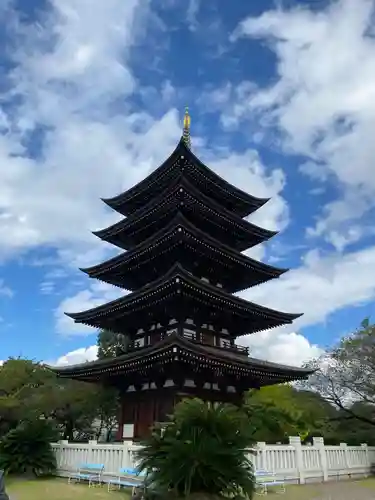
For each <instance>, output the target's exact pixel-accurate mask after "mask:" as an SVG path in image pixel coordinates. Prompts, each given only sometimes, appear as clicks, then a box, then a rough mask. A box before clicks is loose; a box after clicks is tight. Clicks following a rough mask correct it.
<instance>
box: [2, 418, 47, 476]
mask: <svg viewBox="0 0 375 500" xmlns="http://www.w3.org/2000/svg"><path fill="white" fill-rule="evenodd" d="M56 437H57V434H56V432H55V430H54V429H53V428H52V427H51V425H50V423H49V422H47V421H45V420H36V421H32V422H28V421H25V422H21V423H20V424H19V425H18V426H17V427H16V428H15V429H12V430H11V431H9V432H8V433H7V434H6V435H5V436H4V437H3V439H2V440H1V442H0V469H3V470H5V471H6V472H7V473H9V474H22V473H30V472H31V473H33V474H34V475H36V476H43V475H51V474H53V473H54V472H55V471H56V458H55V454H54V452H53V450H52V446H51V442H53V441H55V440H56Z"/></svg>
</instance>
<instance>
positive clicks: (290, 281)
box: [241, 247, 375, 330]
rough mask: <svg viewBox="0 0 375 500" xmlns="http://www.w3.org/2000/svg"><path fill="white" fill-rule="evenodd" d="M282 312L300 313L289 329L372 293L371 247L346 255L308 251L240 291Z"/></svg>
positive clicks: (374, 258) (374, 255)
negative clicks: (283, 270) (300, 259)
mask: <svg viewBox="0 0 375 500" xmlns="http://www.w3.org/2000/svg"><path fill="white" fill-rule="evenodd" d="M241 295H242V296H244V297H245V298H247V299H249V300H253V301H254V302H258V303H260V304H263V305H266V306H269V307H272V308H275V309H280V310H282V311H286V312H294V313H304V315H303V316H302V317H301V318H299V319H298V320H296V321H295V322H294V326H291V327H290V330H294V329H295V328H296V326H297V327H298V328H300V327H302V326H309V325H313V324H316V323H322V322H324V321H325V320H326V319H327V318H328V316H329V315H330V314H332V313H334V312H337V311H339V310H341V309H343V308H345V307H349V306H357V305H361V304H364V303H366V302H368V301H370V300H373V299H374V297H375V247H369V248H367V249H365V250H361V251H358V252H352V253H347V254H346V255H341V254H336V255H328V256H322V255H321V254H320V253H319V251H317V250H311V251H309V252H308V253H307V254H306V256H305V258H304V263H303V265H302V266H301V267H299V268H296V269H292V270H290V271H289V272H288V273H286V274H284V275H283V276H281V277H280V278H278V279H277V280H273V281H271V282H268V283H265V284H264V285H261V286H257V287H254V288H251V289H250V290H247V291H246V292H244V293H243V294H241Z"/></svg>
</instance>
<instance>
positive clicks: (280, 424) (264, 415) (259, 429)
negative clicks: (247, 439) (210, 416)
mask: <svg viewBox="0 0 375 500" xmlns="http://www.w3.org/2000/svg"><path fill="white" fill-rule="evenodd" d="M244 408H245V411H246V412H247V414H248V416H249V425H250V426H251V428H252V432H253V436H254V439H255V440H256V441H266V442H271V443H274V442H278V441H281V442H283V441H285V440H287V438H288V436H301V438H302V439H304V438H305V437H306V435H307V434H308V432H309V428H308V424H307V422H306V419H305V418H304V412H303V409H302V406H301V404H299V402H298V397H297V391H296V390H295V389H293V387H291V386H290V385H288V384H283V385H273V386H268V387H262V388H261V389H260V390H251V391H248V393H247V394H246V396H245V406H244Z"/></svg>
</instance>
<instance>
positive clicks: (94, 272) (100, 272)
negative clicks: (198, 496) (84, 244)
mask: <svg viewBox="0 0 375 500" xmlns="http://www.w3.org/2000/svg"><path fill="white" fill-rule="evenodd" d="M179 230H180V231H186V232H187V233H189V234H190V235H191V236H192V237H195V238H199V240H200V241H201V242H202V243H203V244H205V245H206V246H208V247H209V248H210V250H211V252H212V254H213V255H214V254H222V255H223V256H224V258H227V259H230V260H233V261H234V262H236V264H238V265H240V266H244V267H246V268H248V269H249V270H251V271H254V272H256V273H259V274H263V275H264V279H262V280H260V279H259V280H258V281H257V283H256V284H259V283H263V282H265V281H268V280H269V279H272V278H278V277H280V276H281V275H282V274H284V273H286V272H287V271H288V269H282V268H277V267H274V266H270V265H269V264H265V263H262V262H259V261H257V260H255V259H252V258H251V257H248V256H246V255H244V254H242V253H241V252H238V251H236V250H233V249H231V248H230V247H228V246H227V245H225V244H223V243H221V242H219V241H218V240H216V239H215V238H213V237H211V236H210V235H208V234H206V233H204V232H203V231H201V230H200V229H198V228H197V227H195V226H194V225H193V224H191V223H190V222H189V221H188V220H187V219H186V218H185V217H184V216H183V215H182V214H177V216H176V217H175V218H174V219H173V220H172V221H171V222H170V223H169V224H168V225H167V226H166V227H165V228H162V229H161V230H160V231H158V232H157V233H156V234H155V235H153V236H151V237H150V238H148V239H147V240H145V241H144V242H142V243H140V244H139V245H137V246H136V247H135V248H133V249H132V250H129V251H127V252H123V253H121V254H120V255H117V256H116V257H112V258H111V259H108V260H107V261H105V262H103V263H101V264H98V265H95V266H91V267H87V268H80V270H81V271H83V272H84V273H86V274H87V275H89V276H90V278H98V279H101V280H103V281H105V282H108V283H111V281H110V278H109V277H108V278H107V279H106V277H105V275H106V274H110V273H111V272H116V271H119V270H120V268H125V267H126V266H127V265H128V264H129V263H130V262H131V261H135V260H137V259H140V258H141V257H142V255H143V254H144V253H145V252H146V253H147V254H150V252H151V251H154V252H155V251H157V247H158V246H159V245H162V244H163V242H165V240H166V239H169V238H170V237H171V236H172V235H174V234H176V235H177V233H178V231H179ZM125 273H126V270H124V273H123V274H125ZM249 286H251V283H250V284H249ZM244 288H245V287H243V288H238V289H237V290H236V291H239V290H241V289H244Z"/></svg>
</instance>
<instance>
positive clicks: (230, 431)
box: [138, 399, 254, 498]
mask: <svg viewBox="0 0 375 500" xmlns="http://www.w3.org/2000/svg"><path fill="white" fill-rule="evenodd" d="M248 429H249V425H248V419H247V417H246V415H245V414H244V413H243V412H242V411H241V410H239V409H238V408H236V407H234V406H232V405H228V404H221V403H215V404H210V403H205V402H203V401H201V400H199V399H186V400H184V401H182V402H181V403H179V404H178V405H177V406H176V408H175V412H174V415H173V416H172V417H170V420H169V422H168V423H167V424H166V426H165V427H164V429H162V428H160V427H155V428H154V430H153V432H152V434H151V436H150V437H149V438H148V439H147V440H146V441H145V442H144V443H143V448H142V449H141V450H140V451H139V452H138V459H139V460H140V463H139V468H140V470H146V471H147V473H148V481H149V483H150V484H152V490H154V491H159V492H160V493H161V494H166V493H167V492H173V493H174V494H177V495H179V496H186V495H190V494H196V493H197V494H201V495H205V494H209V495H212V496H218V495H225V496H236V495H240V494H242V493H245V494H246V495H247V496H248V497H249V498H251V497H252V493H253V489H254V476H253V468H252V464H251V461H250V460H249V459H248V456H247V454H248V451H247V450H248V448H249V447H250V446H251V445H252V444H253V441H252V438H251V435H250V434H249V430H248Z"/></svg>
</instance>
